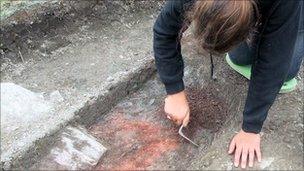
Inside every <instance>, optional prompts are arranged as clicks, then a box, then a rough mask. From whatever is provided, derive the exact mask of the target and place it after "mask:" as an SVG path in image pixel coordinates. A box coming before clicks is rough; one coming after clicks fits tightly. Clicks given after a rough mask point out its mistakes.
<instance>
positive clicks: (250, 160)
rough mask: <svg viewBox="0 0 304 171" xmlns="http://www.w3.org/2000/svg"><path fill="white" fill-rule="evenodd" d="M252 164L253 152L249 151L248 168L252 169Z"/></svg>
mask: <svg viewBox="0 0 304 171" xmlns="http://www.w3.org/2000/svg"><path fill="white" fill-rule="evenodd" d="M253 162H254V150H253V149H250V150H249V163H248V165H249V167H253Z"/></svg>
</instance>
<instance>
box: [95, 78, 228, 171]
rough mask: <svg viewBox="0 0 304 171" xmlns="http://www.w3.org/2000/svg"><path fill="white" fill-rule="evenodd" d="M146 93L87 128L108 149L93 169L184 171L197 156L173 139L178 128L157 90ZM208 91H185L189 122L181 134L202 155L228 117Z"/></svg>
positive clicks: (187, 145) (158, 89)
mask: <svg viewBox="0 0 304 171" xmlns="http://www.w3.org/2000/svg"><path fill="white" fill-rule="evenodd" d="M147 87H148V88H149V89H153V90H154V91H152V90H151V92H149V91H147V90H145V89H144V91H141V92H139V93H134V94H133V96H132V97H130V99H128V100H126V101H124V102H122V103H120V104H118V105H117V106H116V107H115V108H114V109H113V111H112V112H111V113H109V114H108V115H106V116H104V117H102V118H101V119H100V120H99V122H98V123H96V124H94V125H92V126H91V127H90V128H89V130H90V132H91V133H92V134H93V135H94V136H95V137H97V138H99V139H101V140H102V142H103V144H106V146H107V148H108V152H107V153H106V155H105V156H104V157H103V158H102V159H101V160H100V162H99V164H98V165H97V167H96V168H95V169H115V170H134V169H147V168H149V169H153V170H154V169H158V167H161V168H170V169H174V168H176V169H177V168H179V169H186V167H187V165H189V163H190V162H191V160H193V158H194V157H195V156H196V155H197V154H198V148H197V147H194V146H193V145H192V144H190V143H189V142H188V141H186V140H184V139H183V138H182V137H181V136H179V135H178V129H179V126H176V125H174V124H173V123H172V122H171V121H170V120H168V119H167V118H166V114H165V113H164V110H163V95H162V94H157V93H156V92H159V91H160V90H161V89H162V86H160V84H159V83H158V86H155V85H149V86H147ZM151 87H153V88H151ZM210 90H212V87H206V88H203V89H202V88H199V87H197V88H194V87H189V88H187V90H186V91H187V93H188V95H189V102H190V107H191V117H192V119H191V121H190V123H189V126H188V127H187V128H185V129H184V133H185V134H186V135H187V136H189V137H191V139H193V140H194V141H195V142H197V143H198V144H199V145H200V147H199V148H201V149H206V148H207V147H208V146H209V145H210V144H211V142H212V141H213V137H214V136H213V135H214V134H215V132H216V131H218V130H219V129H220V128H221V126H222V125H223V123H224V122H225V118H226V113H227V111H226V110H227V107H226V104H225V103H224V102H223V101H222V100H221V99H220V98H219V97H217V96H216V95H214V92H213V91H210ZM147 92H148V93H147ZM151 99H152V100H151ZM151 101H152V102H151ZM176 161H180V162H179V163H176ZM163 162H165V163H163Z"/></svg>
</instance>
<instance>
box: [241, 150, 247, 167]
mask: <svg viewBox="0 0 304 171" xmlns="http://www.w3.org/2000/svg"><path fill="white" fill-rule="evenodd" d="M247 157H248V149H247V148H245V149H244V148H243V150H242V163H241V167H242V169H245V168H246V165H247Z"/></svg>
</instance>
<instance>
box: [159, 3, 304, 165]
mask: <svg viewBox="0 0 304 171" xmlns="http://www.w3.org/2000/svg"><path fill="white" fill-rule="evenodd" d="M190 25H192V26H193V34H194V36H195V39H196V42H197V43H198V45H199V47H201V48H202V49H204V50H205V51H207V52H209V53H210V54H218V53H227V55H226V60H227V62H228V64H229V65H230V66H231V67H232V68H233V69H234V70H236V71H237V72H239V73H240V74H242V75H243V76H245V77H247V78H248V79H250V84H249V89H248V93H247V99H246V103H245V107H244V110H243V122H242V129H241V130H240V131H239V132H238V133H237V134H236V135H235V136H234V137H233V138H232V140H231V143H230V146H229V150H228V153H230V154H232V153H233V152H234V165H235V166H236V167H238V166H239V165H241V167H242V168H246V165H247V161H249V162H248V165H249V167H252V166H253V163H254V158H255V156H256V157H257V159H258V161H261V151H260V141H261V137H260V134H259V133H260V131H261V129H262V126H263V122H264V120H265V119H266V117H267V113H268V110H269V108H270V107H271V105H272V104H273V102H274V100H275V98H276V96H277V94H278V93H280V92H281V93H286V92H290V91H292V90H294V89H295V87H296V83H297V81H296V79H295V77H296V75H297V73H298V71H299V69H300V65H301V61H302V59H303V56H304V43H303V37H304V35H303V34H304V32H303V25H304V24H303V1H302V0H292V1H288V0H196V1H195V0H169V1H167V2H166V4H165V6H164V7H163V9H162V11H161V13H160V14H159V16H158V18H157V20H156V22H155V24H154V27H153V33H154V38H153V49H154V56H155V63H156V67H157V71H158V74H159V76H160V79H161V81H162V82H163V83H164V85H165V89H166V92H167V97H166V99H165V107H164V108H165V112H166V113H167V115H168V118H170V119H171V120H172V121H174V122H175V123H176V124H179V125H180V124H183V125H184V126H187V124H188V122H189V118H190V116H191V113H190V109H189V105H188V102H187V98H186V93H185V91H184V82H183V68H184V64H183V59H182V54H181V44H180V39H181V36H182V33H183V31H185V30H186V29H187V28H188V27H189V26H190Z"/></svg>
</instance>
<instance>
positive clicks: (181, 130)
mask: <svg viewBox="0 0 304 171" xmlns="http://www.w3.org/2000/svg"><path fill="white" fill-rule="evenodd" d="M183 128H184V126H183V125H182V126H181V127H180V128H179V130H178V134H179V135H180V136H182V137H183V138H185V139H186V140H188V141H189V142H190V143H191V144H193V145H194V146H195V147H199V145H198V144H196V143H195V142H193V141H192V140H190V139H189V138H188V137H186V136H185V134H184V133H183Z"/></svg>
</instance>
